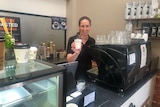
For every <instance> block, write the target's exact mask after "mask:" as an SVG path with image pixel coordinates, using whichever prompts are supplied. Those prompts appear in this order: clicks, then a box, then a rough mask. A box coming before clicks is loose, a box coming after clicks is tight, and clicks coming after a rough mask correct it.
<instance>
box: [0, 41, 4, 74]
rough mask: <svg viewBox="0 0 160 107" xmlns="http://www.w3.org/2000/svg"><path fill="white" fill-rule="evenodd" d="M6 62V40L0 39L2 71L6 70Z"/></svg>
mask: <svg viewBox="0 0 160 107" xmlns="http://www.w3.org/2000/svg"><path fill="white" fill-rule="evenodd" d="M4 62H5V43H4V39H0V71H1V70H3V69H4Z"/></svg>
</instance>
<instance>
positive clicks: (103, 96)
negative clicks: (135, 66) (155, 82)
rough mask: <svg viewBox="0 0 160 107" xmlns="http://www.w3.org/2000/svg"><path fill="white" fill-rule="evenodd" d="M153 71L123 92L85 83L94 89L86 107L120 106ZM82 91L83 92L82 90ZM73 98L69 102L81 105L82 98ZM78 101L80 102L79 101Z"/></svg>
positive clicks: (150, 76) (149, 77) (148, 78)
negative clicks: (93, 97)
mask: <svg viewBox="0 0 160 107" xmlns="http://www.w3.org/2000/svg"><path fill="white" fill-rule="evenodd" d="M155 74H156V71H155V72H152V73H150V74H148V75H147V76H145V78H143V79H142V80H140V81H139V82H137V83H136V84H134V85H133V86H131V87H130V88H129V89H128V90H126V91H125V92H121V93H120V92H116V91H113V90H112V89H110V88H108V87H106V86H103V85H101V84H98V83H93V82H89V83H87V88H89V89H91V90H95V92H96V98H95V101H94V102H93V103H90V104H89V105H88V106H87V107H120V106H121V105H122V104H123V103H124V102H125V101H127V99H129V98H130V97H131V96H132V95H133V94H134V93H135V92H136V91H137V90H139V89H140V88H141V87H142V86H143V85H144V84H145V83H147V81H149V80H150V79H151V78H152V77H153V76H154V75H155ZM82 93H83V92H82ZM78 99H80V100H77V99H73V100H71V101H70V102H73V103H77V104H78V105H79V106H80V107H81V106H82V105H80V104H82V102H81V100H82V99H83V98H78ZM79 101H80V102H79Z"/></svg>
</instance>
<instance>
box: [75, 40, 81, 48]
mask: <svg viewBox="0 0 160 107" xmlns="http://www.w3.org/2000/svg"><path fill="white" fill-rule="evenodd" d="M74 42H75V48H76V49H81V46H82V39H75V40H74Z"/></svg>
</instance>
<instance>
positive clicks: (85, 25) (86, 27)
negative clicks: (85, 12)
mask: <svg viewBox="0 0 160 107" xmlns="http://www.w3.org/2000/svg"><path fill="white" fill-rule="evenodd" d="M90 28H91V25H90V23H89V21H88V20H87V19H84V20H82V21H81V22H80V25H79V32H80V35H83V36H88V34H89V31H90Z"/></svg>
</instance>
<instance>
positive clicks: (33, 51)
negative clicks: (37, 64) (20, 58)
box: [29, 47, 38, 60]
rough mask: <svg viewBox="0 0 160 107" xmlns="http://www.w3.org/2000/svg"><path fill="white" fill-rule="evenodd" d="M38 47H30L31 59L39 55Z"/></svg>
mask: <svg viewBox="0 0 160 107" xmlns="http://www.w3.org/2000/svg"><path fill="white" fill-rule="evenodd" d="M37 50H38V49H37V47H30V49H29V59H30V60H35V59H36V56H37Z"/></svg>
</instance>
